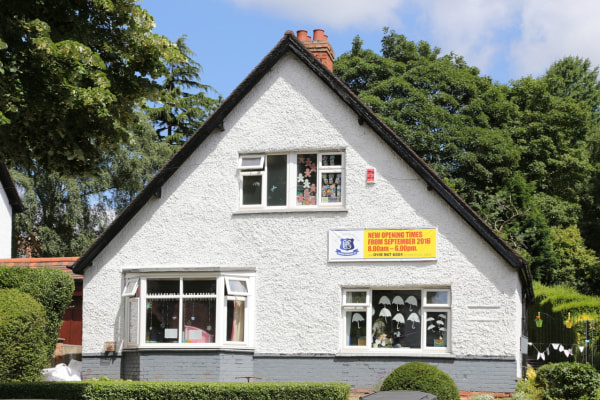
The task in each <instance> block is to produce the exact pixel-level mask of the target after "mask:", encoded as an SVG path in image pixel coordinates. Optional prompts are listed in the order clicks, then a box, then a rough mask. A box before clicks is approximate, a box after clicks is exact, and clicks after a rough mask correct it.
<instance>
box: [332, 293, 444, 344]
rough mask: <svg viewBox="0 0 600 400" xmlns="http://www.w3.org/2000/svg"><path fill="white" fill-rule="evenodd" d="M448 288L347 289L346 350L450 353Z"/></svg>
mask: <svg viewBox="0 0 600 400" xmlns="http://www.w3.org/2000/svg"><path fill="white" fill-rule="evenodd" d="M450 308H451V307H450V290H448V289H345V290H344V291H343V305H342V314H343V323H344V347H350V348H361V347H362V348H369V349H390V350H393V349H398V350H401V349H432V350H433V349H435V350H439V351H448V340H449V333H450Z"/></svg>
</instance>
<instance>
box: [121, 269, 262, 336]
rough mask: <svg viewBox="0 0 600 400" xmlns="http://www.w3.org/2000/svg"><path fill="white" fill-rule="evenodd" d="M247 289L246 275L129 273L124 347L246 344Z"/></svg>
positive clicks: (248, 286)
mask: <svg viewBox="0 0 600 400" xmlns="http://www.w3.org/2000/svg"><path fill="white" fill-rule="evenodd" d="M251 288H252V283H251V277H249V276H194V274H189V275H184V276H177V277H174V276H169V275H168V274H149V275H145V276H136V277H131V276H129V277H128V278H127V279H126V284H125V287H124V289H123V297H125V298H127V304H128V307H126V319H127V321H128V324H127V326H128V332H127V334H126V337H127V338H128V345H129V347H138V346H141V347H156V346H161V347H162V346H165V345H166V346H169V347H171V346H173V347H185V346H215V345H227V344H233V345H235V344H238V345H240V344H241V345H247V344H248V343H249V337H248V325H249V323H250V321H249V316H250V315H251V313H249V312H248V308H249V298H250V297H251V294H252V293H251V291H252V290H251Z"/></svg>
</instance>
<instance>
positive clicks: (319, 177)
mask: <svg viewBox="0 0 600 400" xmlns="http://www.w3.org/2000/svg"><path fill="white" fill-rule="evenodd" d="M300 155H314V156H315V157H316V170H315V171H314V172H315V173H316V183H315V185H316V191H315V196H314V197H315V204H297V200H298V197H297V196H298V194H297V190H298V183H299V182H300V181H299V179H300V176H301V175H302V174H299V173H298V165H299V163H298V156H300ZM269 156H286V160H287V162H286V169H287V170H286V172H285V175H286V191H285V204H284V205H268V198H267V197H268V196H267V195H268V193H267V191H268V187H267V186H268V185H267V182H268V179H269V171H268V160H267V158H268V157H269ZM324 156H329V157H331V156H334V157H340V164H339V165H337V164H336V165H325V163H324ZM253 158H256V159H259V158H260V159H261V162H260V163H259V165H256V166H242V164H243V160H246V159H253ZM237 169H238V177H239V179H238V180H239V209H240V210H241V211H248V210H265V211H285V210H293V211H303V210H304V211H314V210H317V209H325V210H326V209H343V208H344V207H345V204H346V153H345V151H343V150H339V149H338V150H325V151H323V150H319V151H314V150H313V151H310V150H307V151H295V152H273V153H259V154H240V155H239V162H238V168H237ZM323 174H330V175H333V174H336V175H339V181H338V180H337V177H334V180H335V182H334V183H335V185H336V187H339V186H340V185H341V190H339V191H336V196H335V197H336V198H340V197H341V200H340V201H335V202H329V201H324V199H325V198H328V199H329V198H330V197H327V196H326V197H324V196H323ZM250 176H260V177H261V178H260V181H261V183H260V186H261V187H260V203H256V204H244V178H245V177H250ZM338 192H339V196H338V195H337V194H338Z"/></svg>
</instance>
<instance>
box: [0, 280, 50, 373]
mask: <svg viewBox="0 0 600 400" xmlns="http://www.w3.org/2000/svg"><path fill="white" fill-rule="evenodd" d="M46 324H47V319H46V313H45V312H44V307H42V305H41V304H40V303H38V302H37V301H36V300H35V299H34V298H33V297H32V296H30V295H28V294H26V293H23V292H21V291H20V290H17V289H0V382H31V381H36V380H39V377H40V371H41V370H42V368H44V367H45V366H46V363H47V361H48V360H47V357H46V355H45V352H44V351H42V349H43V348H44V346H45V344H46V343H45V341H44V338H45V334H46V332H45V330H44V328H45V326H46Z"/></svg>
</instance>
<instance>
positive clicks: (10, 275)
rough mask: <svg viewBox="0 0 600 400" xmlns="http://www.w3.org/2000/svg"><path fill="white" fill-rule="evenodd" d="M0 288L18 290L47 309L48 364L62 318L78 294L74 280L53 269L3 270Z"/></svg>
mask: <svg viewBox="0 0 600 400" xmlns="http://www.w3.org/2000/svg"><path fill="white" fill-rule="evenodd" d="M0 288H7V289H19V290H20V291H21V292H24V293H27V294H29V295H30V296H31V297H33V298H34V299H35V300H37V301H38V302H39V303H40V304H41V305H42V306H44V309H45V311H46V318H47V323H46V324H45V333H46V335H45V336H46V339H45V356H46V361H47V362H48V363H49V362H50V360H51V359H52V355H53V354H54V348H55V346H56V341H57V339H58V331H59V330H60V327H61V325H62V322H63V320H62V318H63V316H64V314H65V311H66V310H67V308H68V307H69V304H71V299H72V297H73V292H74V291H75V282H74V281H73V278H72V277H71V276H70V275H69V274H67V273H66V272H63V271H59V270H55V269H50V268H23V267H3V266H0Z"/></svg>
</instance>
